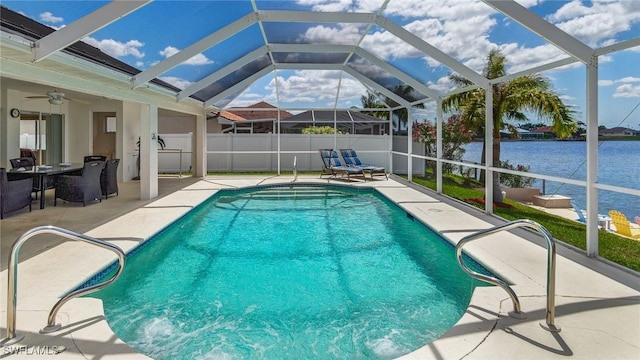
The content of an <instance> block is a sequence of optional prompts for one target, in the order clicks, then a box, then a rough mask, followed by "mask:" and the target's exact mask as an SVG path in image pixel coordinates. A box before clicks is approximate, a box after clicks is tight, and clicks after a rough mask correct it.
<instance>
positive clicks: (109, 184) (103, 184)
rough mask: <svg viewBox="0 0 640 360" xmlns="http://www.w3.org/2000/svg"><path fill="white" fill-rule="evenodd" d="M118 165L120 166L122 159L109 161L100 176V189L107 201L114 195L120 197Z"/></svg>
mask: <svg viewBox="0 0 640 360" xmlns="http://www.w3.org/2000/svg"><path fill="white" fill-rule="evenodd" d="M118 164H120V159H111V160H107V162H106V164H105V167H104V169H103V170H102V173H101V174H100V188H101V189H102V195H104V197H105V199H108V198H109V195H111V194H114V193H115V194H116V195H118Z"/></svg>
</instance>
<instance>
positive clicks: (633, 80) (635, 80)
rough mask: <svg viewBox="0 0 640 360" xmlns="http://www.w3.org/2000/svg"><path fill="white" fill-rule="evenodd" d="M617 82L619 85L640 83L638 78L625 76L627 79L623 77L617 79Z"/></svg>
mask: <svg viewBox="0 0 640 360" xmlns="http://www.w3.org/2000/svg"><path fill="white" fill-rule="evenodd" d="M617 82H621V83H637V82H640V78H637V77H633V76H627V77H623V78H622V79H618V80H617Z"/></svg>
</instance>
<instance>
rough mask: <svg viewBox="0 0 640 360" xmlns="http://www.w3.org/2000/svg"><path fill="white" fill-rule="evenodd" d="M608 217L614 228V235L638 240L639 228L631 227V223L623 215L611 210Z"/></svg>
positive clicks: (639, 235) (639, 237) (639, 236)
mask: <svg viewBox="0 0 640 360" xmlns="http://www.w3.org/2000/svg"><path fill="white" fill-rule="evenodd" d="M609 217H611V221H612V222H613V225H615V227H616V233H618V234H620V235H623V236H627V237H630V238H632V239H640V228H635V227H631V223H630V222H629V220H627V217H626V216H625V215H624V214H623V213H621V212H620V211H617V210H611V211H609Z"/></svg>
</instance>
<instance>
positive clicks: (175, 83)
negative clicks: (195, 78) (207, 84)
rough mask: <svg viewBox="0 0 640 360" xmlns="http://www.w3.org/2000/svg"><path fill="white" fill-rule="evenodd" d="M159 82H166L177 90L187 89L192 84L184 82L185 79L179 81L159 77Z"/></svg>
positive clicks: (172, 77) (177, 79)
mask: <svg viewBox="0 0 640 360" xmlns="http://www.w3.org/2000/svg"><path fill="white" fill-rule="evenodd" d="M159 79H160V80H162V81H165V82H168V83H169V84H171V85H173V86H175V87H177V88H179V89H186V88H187V87H189V86H190V85H191V84H193V82H191V81H188V80H185V79H181V78H177V77H174V76H161V77H159Z"/></svg>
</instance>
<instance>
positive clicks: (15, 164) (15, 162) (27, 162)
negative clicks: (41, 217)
mask: <svg viewBox="0 0 640 360" xmlns="http://www.w3.org/2000/svg"><path fill="white" fill-rule="evenodd" d="M9 162H10V163H11V168H12V169H20V168H23V169H31V168H32V167H34V166H35V158H34V157H31V156H24V157H19V158H15V159H9ZM53 185H54V184H53V181H47V186H46V188H47V189H53ZM32 192H33V193H34V195H35V198H36V200H37V199H38V193H39V192H40V181H39V179H37V178H36V179H35V180H33V189H32Z"/></svg>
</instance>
